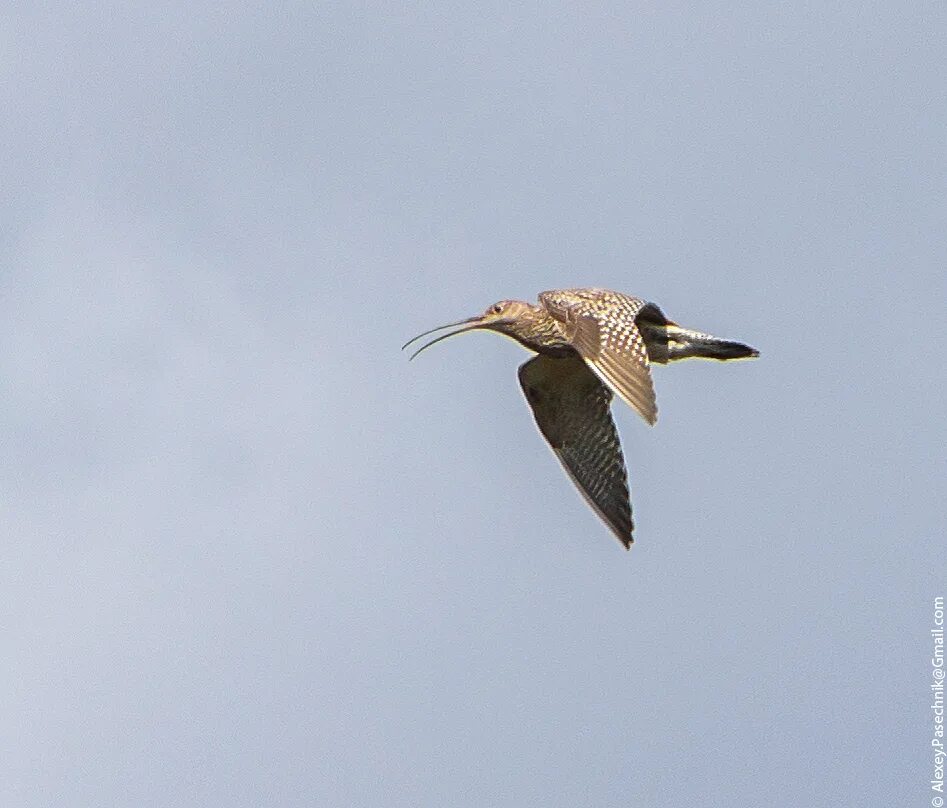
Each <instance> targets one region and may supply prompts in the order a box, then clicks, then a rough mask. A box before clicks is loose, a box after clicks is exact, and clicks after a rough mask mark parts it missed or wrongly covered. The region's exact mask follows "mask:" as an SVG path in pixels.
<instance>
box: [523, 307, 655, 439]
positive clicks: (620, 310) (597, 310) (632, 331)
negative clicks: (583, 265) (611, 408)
mask: <svg viewBox="0 0 947 808" xmlns="http://www.w3.org/2000/svg"><path fill="white" fill-rule="evenodd" d="M539 300H540V303H542V305H543V307H544V308H545V309H546V310H547V311H548V312H549V314H550V315H552V317H554V318H555V319H556V320H559V322H561V323H562V324H563V326H564V330H565V333H566V338H567V339H568V340H569V341H570V342H571V343H572V347H573V348H575V350H576V351H577V352H578V353H579V355H580V356H581V357H582V358H583V359H584V360H585V361H586V362H587V363H588V365H589V367H590V368H591V369H592V370H593V371H594V372H595V374H596V375H597V376H598V377H599V378H600V379H601V380H602V381H603V382H605V384H607V385H608V386H609V387H611V388H612V390H614V391H615V392H616V393H618V395H619V396H621V398H622V399H624V401H625V402H626V403H627V404H628V405H629V406H631V407H632V408H633V409H634V410H636V411H637V412H638V413H639V414H640V415H641V417H642V418H644V419H645V421H647V422H648V423H649V424H653V423H654V422H655V421H657V419H658V405H657V401H656V400H655V395H654V384H653V383H652V381H651V367H650V364H651V363H650V361H649V359H648V349H647V347H646V345H645V341H644V339H643V338H642V336H641V332H640V331H639V329H638V326H637V324H636V322H635V320H636V318H637V317H638V314H639V313H640V312H641V311H642V309H645V308H649V309H654V310H655V311H657V313H658V315H660V311H659V310H657V308H656V307H654V306H653V305H652V304H650V303H648V302H647V301H644V300H640V299H639V298H637V297H630V296H628V295H623V294H621V293H619V292H610V291H607V290H605V289H564V290H560V291H555V292H543V293H542V294H540V295H539ZM660 316H661V317H663V315H660Z"/></svg>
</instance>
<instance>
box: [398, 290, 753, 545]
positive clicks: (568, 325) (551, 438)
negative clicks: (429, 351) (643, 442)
mask: <svg viewBox="0 0 947 808" xmlns="http://www.w3.org/2000/svg"><path fill="white" fill-rule="evenodd" d="M456 325H459V326H463V327H462V328H460V329H459V330H458V331H454V332H451V333H450V334H444V335H442V336H440V337H437V338H436V339H434V340H431V342H429V343H427V344H426V345H424V346H422V347H421V348H420V349H419V350H418V351H416V352H415V354H414V356H417V354H418V353H420V352H421V351H422V350H424V349H425V348H427V347H428V346H430V345H433V344H434V343H435V342H439V341H440V340H442V339H446V338H447V337H449V336H453V334H458V333H462V332H464V331H470V330H475V329H487V330H491V331H497V332H499V333H501V334H504V335H506V336H508V337H511V338H512V339H515V340H516V341H517V342H519V343H520V344H521V345H523V347H525V348H527V349H529V350H531V351H535V352H536V353H537V354H538V356H536V357H534V358H532V359H530V360H529V361H528V362H526V363H524V364H523V365H522V366H521V367H520V370H519V380H520V385H521V387H522V388H523V392H524V394H525V395H526V399H527V401H528V402H529V404H530V407H531V408H532V410H533V415H534V416H535V418H536V424H537V426H538V427H539V430H540V432H542V434H543V436H544V437H545V438H546V440H547V441H548V442H549V445H550V446H551V447H552V449H553V451H554V452H555V454H556V456H557V457H558V458H559V460H560V462H561V463H562V465H563V467H564V468H565V470H566V472H567V473H568V474H569V476H570V477H571V478H572V480H573V482H574V483H575V484H576V486H577V487H578V489H579V491H580V492H581V493H582V494H583V496H584V497H585V498H586V500H587V501H588V502H589V504H590V505H591V506H592V507H593V509H594V510H595V511H596V512H597V513H598V514H599V516H600V517H601V518H602V519H603V520H604V521H605V522H606V524H608V526H609V527H610V528H611V530H612V531H613V532H614V533H615V535H616V536H617V537H618V539H619V540H620V541H621V542H622V544H624V545H625V547H630V546H631V543H632V541H633V539H632V531H633V527H634V526H633V522H632V518H631V504H630V500H629V494H628V482H627V473H626V470H625V462H624V458H623V456H622V451H621V444H620V442H619V439H618V433H617V431H616V429H615V424H614V422H613V421H612V417H611V413H610V411H609V407H610V404H611V399H612V393H613V392H614V393H617V394H618V395H619V396H620V397H621V398H622V399H623V400H624V401H625V402H627V403H628V404H629V406H631V407H632V408H633V409H635V410H636V411H637V412H638V413H639V414H640V415H641V417H642V418H644V419H645V421H647V422H648V423H649V424H654V423H655V421H656V420H657V413H658V410H657V405H656V402H655V395H654V385H653V383H652V380H651V370H650V365H651V364H652V363H658V364H666V363H667V362H672V361H677V360H680V359H689V358H703V359H719V360H728V359H744V358H749V357H754V356H757V355H758V352H757V351H756V350H755V349H753V348H750V347H749V346H747V345H743V344H742V343H739V342H731V341H729V340H723V339H719V338H717V337H712V336H710V335H709V334H703V333H701V332H699V331H692V330H690V329H686V328H681V327H680V326H678V325H677V324H676V323H674V322H672V321H670V320H668V319H667V318H666V317H665V316H664V314H663V313H662V312H661V310H660V309H659V308H658V307H657V306H656V305H654V304H653V303H648V302H647V301H645V300H642V299H640V298H637V297H631V296H630V295H625V294H622V293H621V292H612V291H609V290H607V289H562V290H555V291H549V292H542V293H541V294H540V295H539V303H538V304H531V303H524V302H523V301H519V300H503V301H500V302H499V303H495V304H494V305H493V306H491V307H490V308H489V309H487V311H486V312H484V314H483V315H481V316H479V317H472V318H470V319H469V320H464V321H461V322H460V323H452V324H451V325H450V326H441V328H450V327H452V326H456ZM439 330H440V328H435V329H433V331H439ZM430 333H432V332H431V331H427V332H425V333H424V334H420V335H418V337H415V338H414V339H413V340H411V341H410V342H409V343H407V345H410V344H411V342H414V341H415V340H416V339H418V338H420V337H423V336H425V335H426V334H430ZM407 345H406V346H405V347H407ZM412 358H413V357H412Z"/></svg>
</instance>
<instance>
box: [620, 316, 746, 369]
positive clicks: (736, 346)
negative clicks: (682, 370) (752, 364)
mask: <svg viewBox="0 0 947 808" xmlns="http://www.w3.org/2000/svg"><path fill="white" fill-rule="evenodd" d="M639 325H643V326H644V329H643V330H645V329H646V330H647V332H649V333H645V334H644V336H645V340H646V342H647V345H648V356H649V357H650V359H651V361H652V362H657V363H658V364H664V363H665V362H675V361H677V360H679V359H718V360H720V361H721V362H724V361H726V360H728V359H751V358H752V357H754V356H759V355H760V352H759V351H757V350H756V348H751V347H750V346H749V345H744V344H743V343H742V342H733V341H731V340H728V339H720V338H719V337H713V336H711V335H710V334H703V333H701V332H700V331H692V330H691V329H689V328H681V327H680V326H679V325H677V324H675V323H665V324H663V325H660V326H659V325H657V324H654V325H652V324H650V323H649V324H644V323H640V324H639Z"/></svg>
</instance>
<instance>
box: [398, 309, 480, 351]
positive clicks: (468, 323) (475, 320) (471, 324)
mask: <svg viewBox="0 0 947 808" xmlns="http://www.w3.org/2000/svg"><path fill="white" fill-rule="evenodd" d="M482 319H483V318H482V317H468V318H467V319H466V320H458V321H457V322H456V323H448V324H447V325H439V326H438V327H437V328H432V329H430V330H429V331H424V332H422V333H420V334H418V335H417V336H416V337H412V338H411V339H409V340H408V341H407V342H406V343H405V344H404V345H402V346H401V350H402V351H403V350H404V349H405V348H407V347H408V346H409V345H410V344H411V343H412V342H417V341H418V340H419V339H421V337H426V336H427V335H428V334H433V333H434V332H435V331H442V330H443V329H445V328H454V327H455V326H458V325H459V326H463V328H458V329H457V330H456V331H451V332H450V333H449V334H441V335H440V336H439V337H435V338H434V339H432V340H431V341H430V342H426V343H424V345H422V346H421V347H420V348H418V349H417V350H416V351H415V352H414V353H413V354H411V356H410V357H409V358H408V361H409V362H410V361H411V360H412V359H414V357H416V356H417V355H418V354H419V353H421V351H423V350H424V349H425V348H430V347H431V346H432V345H434V344H435V343H437V342H440V341H441V340H444V339H447V338H448V337H455V336H457V335H458V334H463V333H464V332H465V331H473V330H474V329H475V328H480V324H481V320H482Z"/></svg>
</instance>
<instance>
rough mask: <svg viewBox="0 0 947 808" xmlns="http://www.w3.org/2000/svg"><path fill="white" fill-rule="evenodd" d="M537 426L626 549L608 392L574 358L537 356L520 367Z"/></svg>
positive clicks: (625, 511) (624, 501)
mask: <svg viewBox="0 0 947 808" xmlns="http://www.w3.org/2000/svg"><path fill="white" fill-rule="evenodd" d="M519 379H520V385H521V386H522V388H523V392H524V393H525V394H526V400H527V401H528V402H529V406H530V407H532V409H533V415H534V417H535V418H536V425H537V426H538V427H539V431H540V432H542V433H543V436H544V437H545V438H546V440H547V441H548V442H549V445H550V446H551V447H552V450H553V451H554V452H555V453H556V457H558V458H559V462H561V463H562V465H563V468H565V470H566V472H567V473H568V474H569V476H570V477H571V478H572V482H574V483H575V485H576V487H577V488H578V489H579V491H580V492H582V495H583V496H584V497H585V499H586V501H587V502H588V503H589V505H591V506H592V508H593V509H594V510H595V512H596V513H597V514H598V515H599V516H600V517H601V518H602V519H603V520H604V521H605V523H606V524H607V525H608V526H609V527H610V528H611V529H612V531H613V532H614V533H615V535H616V536H617V537H618V540H619V541H620V542H621V543H622V544H624V545H625V547H626V548H627V547H630V546H631V543H632V541H633V539H632V535H631V534H632V530H633V529H634V523H633V522H632V519H631V502H630V500H629V496H628V475H627V472H626V471H625V458H624V457H623V456H622V452H621V443H620V441H619V439H618V432H617V430H616V429H615V422H614V421H612V415H611V412H610V411H609V404H610V403H611V400H612V393H611V391H610V390H609V389H608V388H607V387H606V386H605V385H604V384H602V383H601V382H600V381H599V380H598V379H597V378H596V376H595V375H594V374H593V373H592V372H591V371H590V370H589V368H588V367H587V366H586V365H585V363H584V362H583V361H582V360H581V359H580V358H579V357H577V356H569V357H565V358H552V357H548V356H536V357H534V358H532V359H530V360H529V361H528V362H526V363H524V364H523V365H521V366H520V369H519Z"/></svg>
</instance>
